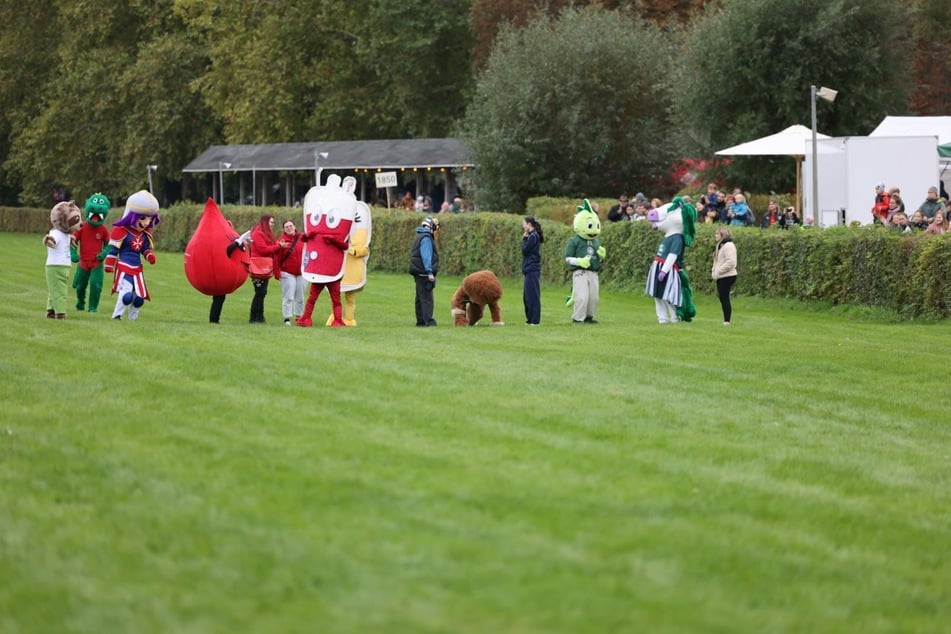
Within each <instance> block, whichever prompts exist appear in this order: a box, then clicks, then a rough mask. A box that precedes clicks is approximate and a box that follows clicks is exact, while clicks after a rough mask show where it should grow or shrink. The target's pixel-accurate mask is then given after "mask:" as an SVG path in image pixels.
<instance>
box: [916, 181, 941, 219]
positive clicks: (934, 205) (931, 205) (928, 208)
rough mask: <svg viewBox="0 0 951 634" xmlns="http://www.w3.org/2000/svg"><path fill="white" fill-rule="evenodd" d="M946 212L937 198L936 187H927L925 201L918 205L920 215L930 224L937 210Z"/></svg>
mask: <svg viewBox="0 0 951 634" xmlns="http://www.w3.org/2000/svg"><path fill="white" fill-rule="evenodd" d="M939 209H940V210H941V211H944V212H947V211H948V210H947V209H945V207H944V205H943V204H942V203H941V201H940V200H938V188H937V187H934V186H931V187H929V188H928V194H927V195H926V196H925V202H923V203H921V204H920V205H919V206H918V211H920V212H921V215H922V216H924V217H925V220H927V221H928V223H929V224H930V223H931V221H932V220H934V217H935V214H936V213H937V212H938V210H939Z"/></svg>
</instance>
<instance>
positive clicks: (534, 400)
mask: <svg viewBox="0 0 951 634" xmlns="http://www.w3.org/2000/svg"><path fill="white" fill-rule="evenodd" d="M38 245H39V238H38V237H37V236H17V235H11V234H0V252H3V253H9V254H10V255H11V256H12V257H11V260H10V262H11V264H10V265H9V266H8V267H7V270H6V272H5V274H4V284H3V285H0V326H2V328H3V331H4V335H3V337H4V354H3V355H2V358H0V370H2V373H3V377H4V379H3V381H2V383H0V385H2V387H0V395H2V411H3V422H2V423H0V526H3V531H2V533H0V631H11V632H18V631H31V632H33V631H75V632H103V631H140V632H148V631H154V632H160V631H161V632H165V631H184V632H218V631H223V630H231V631H282V632H311V631H315V630H318V631H328V632H330V631H333V632H366V631H387V632H427V631H431V632H443V631H453V632H484V631H487V630H494V631H506V632H605V631H640V630H644V631H659V632H683V631H730V632H746V631H749V632H760V631H764V630H768V631H862V632H867V631H871V632H875V631H882V632H886V631H888V632H890V631H937V630H940V629H941V628H942V627H943V625H944V624H945V623H946V622H948V619H949V618H951V614H949V613H951V595H949V590H948V588H949V587H951V583H949V582H951V578H949V577H951V573H949V570H951V567H949V563H951V562H949V561H948V559H949V558H948V554H947V549H945V548H941V547H940V545H941V544H943V543H947V542H948V537H949V529H948V526H949V519H951V517H949V511H948V509H949V502H951V500H949V494H948V490H949V488H948V484H949V483H948V469H947V465H948V464H949V460H948V459H949V456H951V451H949V448H951V438H949V427H948V425H947V412H948V406H949V405H951V402H949V398H948V396H947V390H946V389H945V390H940V389H938V387H936V385H935V382H936V381H939V380H941V374H942V372H944V370H943V369H942V368H944V366H945V365H946V364H944V359H946V358H947V356H946V351H947V350H948V345H949V343H951V326H949V324H947V323H933V324H919V323H911V324H901V323H897V322H895V321H894V320H892V319H891V317H890V316H888V315H885V314H881V313H877V312H875V311H868V310H865V309H862V308H860V307H846V308H840V309H834V310H825V309H823V308H822V307H805V306H800V305H795V304H789V303H787V302H784V301H782V300H763V299H759V298H748V297H742V296H741V297H738V298H737V299H736V301H735V311H736V319H735V323H734V325H733V326H731V327H729V328H724V327H723V326H722V325H721V324H720V321H721V320H720V316H719V306H718V304H717V301H716V299H715V298H713V297H708V296H699V297H697V303H698V310H699V315H698V318H697V319H696V321H695V322H694V323H692V324H683V325H680V326H676V327H661V326H658V325H657V324H656V323H655V318H654V312H653V303H652V301H651V300H650V299H649V298H646V297H643V296H642V295H641V294H640V293H633V294H631V293H614V292H610V291H608V290H607V289H603V290H602V301H601V309H600V310H599V320H600V321H601V322H602V323H601V324H599V325H597V326H593V327H588V326H585V327H577V326H572V325H571V324H570V323H569V321H570V312H569V311H568V309H566V308H564V306H563V302H564V297H565V295H566V294H567V291H568V289H567V286H565V287H557V286H550V287H545V288H544V289H543V306H544V309H543V316H542V321H543V324H542V326H541V327H539V328H528V327H525V326H523V325H522V324H521V321H522V319H521V296H520V294H521V286H520V280H517V279H513V280H504V284H505V290H506V296H505V298H504V299H503V315H504V318H505V321H506V322H507V324H508V325H506V326H505V327H502V328H492V327H489V326H479V327H476V328H459V329H457V328H453V327H451V326H450V318H449V306H448V304H449V297H450V296H451V294H452V292H453V291H454V290H455V287H456V285H457V284H458V282H459V278H453V277H449V276H441V277H440V280H439V284H438V286H437V289H436V299H437V314H436V317H437V319H438V320H439V322H440V327H439V328H436V329H417V328H415V327H413V325H412V324H413V323H414V321H415V320H414V318H413V305H412V302H413V289H412V282H411V280H410V279H409V276H408V275H400V274H385V273H379V272H373V273H371V276H370V282H369V284H368V286H367V288H366V290H364V291H363V292H362V293H360V295H358V297H357V319H358V323H359V325H358V327H357V328H354V329H346V330H338V329H328V328H324V327H315V328H312V329H302V328H285V327H284V326H282V325H280V324H279V321H280V320H279V316H280V315H279V290H278V285H277V284H276V283H273V284H272V286H271V291H270V293H269V296H268V303H267V316H268V319H269V322H270V323H269V324H268V325H266V326H263V327H260V326H254V325H249V324H247V317H248V305H249V303H250V295H251V293H250V289H249V288H242V289H240V290H239V291H238V292H237V293H235V294H234V295H232V296H231V297H229V298H228V300H227V302H226V303H225V307H224V312H223V315H222V322H223V323H222V324H220V325H219V326H212V325H210V324H208V323H207V313H208V306H209V299H208V298H207V297H204V296H202V295H200V294H198V293H197V292H195V291H194V290H193V289H191V287H190V286H189V285H188V284H187V282H186V281H185V278H184V275H183V273H182V264H181V257H182V256H181V254H174V253H160V254H159V261H158V264H157V265H156V266H155V267H149V268H147V270H146V275H147V276H148V281H149V284H150V287H151V289H152V293H153V297H154V301H153V302H151V303H148V304H146V306H145V307H144V308H143V311H142V317H141V318H140V320H139V321H138V322H136V323H128V322H121V323H116V322H111V321H110V320H109V319H108V313H109V312H110V311H111V306H112V303H113V301H114V300H113V299H111V298H104V301H103V304H102V305H101V307H100V311H101V312H100V313H99V314H96V315H90V314H88V313H76V312H75V311H71V312H70V314H69V318H68V320H67V321H66V322H65V323H63V322H54V321H51V320H46V319H44V318H43V317H42V313H43V308H44V307H45V305H44V302H45V294H46V292H45V286H44V280H43V271H42V268H43V267H42V263H43V258H44V256H45V251H44V250H43V248H42V247H41V246H38ZM328 301H329V300H328V298H327V297H326V295H324V296H322V297H321V299H320V302H319V304H318V311H317V312H316V313H315V323H322V321H323V319H322V318H321V319H319V320H318V319H316V317H317V315H323V316H324V317H325V316H326V313H328V312H329V308H328ZM945 383H946V381H945Z"/></svg>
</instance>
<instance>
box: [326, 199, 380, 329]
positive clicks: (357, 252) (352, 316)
mask: <svg viewBox="0 0 951 634" xmlns="http://www.w3.org/2000/svg"><path fill="white" fill-rule="evenodd" d="M371 230H372V223H371V221H370V206H369V205H367V204H366V203H365V202H363V201H362V200H358V201H357V216H356V218H354V220H353V230H352V231H351V232H350V248H349V249H347V257H346V263H345V264H344V265H343V277H342V278H341V279H340V292H342V293H343V323H345V324H347V325H348V326H356V325H357V317H356V309H357V301H356V295H357V293H359V292H360V291H362V290H363V287H364V286H366V284H367V259H368V258H369V257H370V234H371ZM333 321H334V316H333V315H332V314H331V315H330V317H328V318H327V325H328V326H332V325H333Z"/></svg>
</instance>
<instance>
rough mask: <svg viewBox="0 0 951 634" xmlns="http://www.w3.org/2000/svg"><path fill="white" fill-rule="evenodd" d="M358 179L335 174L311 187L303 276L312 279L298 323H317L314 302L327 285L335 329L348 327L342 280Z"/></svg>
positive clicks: (306, 200)
mask: <svg viewBox="0 0 951 634" xmlns="http://www.w3.org/2000/svg"><path fill="white" fill-rule="evenodd" d="M356 186H357V181H356V179H355V178H353V177H352V176H347V177H346V178H345V179H343V184H342V185H341V182H340V177H339V176H338V175H336V174H331V175H330V176H328V177H327V184H326V185H322V186H319V187H311V188H310V191H308V192H307V194H306V195H305V196H304V237H303V241H304V257H303V262H302V264H301V276H302V277H303V278H304V279H305V280H307V281H308V282H310V293H309V294H308V296H307V302H306V304H305V305H304V314H303V315H301V316H300V318H298V320H297V322H296V323H297V325H298V326H313V325H314V322H313V320H312V316H313V313H314V304H316V303H317V298H318V297H320V293H321V291H323V290H324V288H325V287H326V289H327V292H328V293H329V294H330V301H331V303H332V304H333V320H332V321H331V322H330V325H331V326H332V327H334V328H339V327H343V326H346V325H347V324H345V323H344V321H343V307H342V305H341V303H340V279H341V278H342V277H343V271H344V266H345V264H346V258H345V255H346V253H347V250H348V249H349V248H350V232H351V231H352V230H353V227H354V220H355V219H356V215H357V197H356V196H354V194H353V191H354V189H356Z"/></svg>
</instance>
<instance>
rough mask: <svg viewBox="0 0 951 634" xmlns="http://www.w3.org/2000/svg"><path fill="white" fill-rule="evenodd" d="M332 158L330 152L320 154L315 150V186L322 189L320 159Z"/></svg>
mask: <svg viewBox="0 0 951 634" xmlns="http://www.w3.org/2000/svg"><path fill="white" fill-rule="evenodd" d="M328 156H330V152H318V151H317V150H314V186H315V187H320V170H321V168H320V159H322V158H327V157H328Z"/></svg>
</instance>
